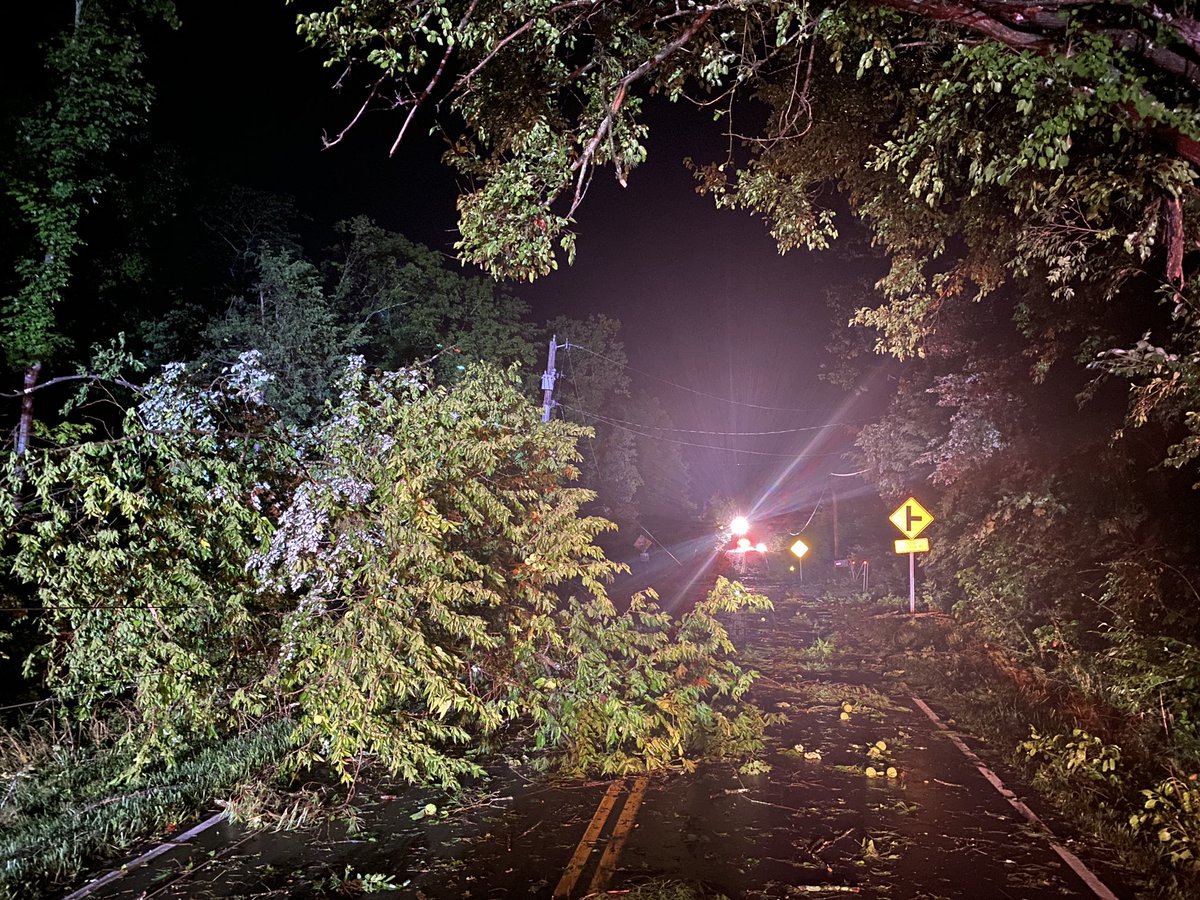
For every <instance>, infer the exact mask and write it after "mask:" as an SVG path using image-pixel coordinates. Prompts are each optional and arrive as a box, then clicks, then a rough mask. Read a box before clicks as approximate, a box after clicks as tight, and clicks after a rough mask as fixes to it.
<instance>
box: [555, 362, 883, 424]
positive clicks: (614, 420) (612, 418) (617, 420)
mask: <svg viewBox="0 0 1200 900" xmlns="http://www.w3.org/2000/svg"><path fill="white" fill-rule="evenodd" d="M567 355H568V356H570V354H569V353H568V354H567ZM559 406H561V407H562V408H563V409H569V410H571V411H572V412H577V413H581V414H582V415H585V416H586V415H589V413H587V412H585V411H584V410H581V409H575V408H574V407H571V406H567V404H565V403H560V404H559ZM608 418H609V420H610V421H611V422H619V423H620V424H622V425H628V426H630V427H631V428H643V429H645V430H646V431H674V432H677V433H679V434H707V435H711V436H713V437H765V436H767V435H780V434H800V433H802V432H807V431H823V430H825V429H827V428H840V427H855V426H858V425H867V424H870V423H869V422H865V421H864V422H829V423H827V424H825V425H804V426H799V427H796V428H779V429H776V430H775V431H706V430H703V429H700V428H673V427H667V426H665V425H648V424H645V423H643V422H630V421H628V420H627V419H617V418H614V417H611V416H610V417H608Z"/></svg>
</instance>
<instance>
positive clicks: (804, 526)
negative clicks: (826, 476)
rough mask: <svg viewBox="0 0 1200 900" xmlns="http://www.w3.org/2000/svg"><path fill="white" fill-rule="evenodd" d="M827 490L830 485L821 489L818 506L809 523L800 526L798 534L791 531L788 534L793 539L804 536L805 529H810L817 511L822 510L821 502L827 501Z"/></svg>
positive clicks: (814, 508)
mask: <svg viewBox="0 0 1200 900" xmlns="http://www.w3.org/2000/svg"><path fill="white" fill-rule="evenodd" d="M827 490H829V486H828V485H826V486H825V487H823V488H821V496H820V497H818V498H817V505H816V506H814V507H813V511H812V515H810V516H809V517H808V521H807V522H805V523H804V524H803V525H801V526H800V530H799V531H796V532H791V531H789V532H788V534H790V535H791V536H792V537H799V536H800V535H802V534H804V529H806V528H808V526H809V525H811V524H812V520H813V519H815V518H816V516H817V510H818V509H820V508H821V501H823V500H824V499H825V492H826V491H827Z"/></svg>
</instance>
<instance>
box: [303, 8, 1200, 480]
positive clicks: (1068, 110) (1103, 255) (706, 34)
mask: <svg viewBox="0 0 1200 900" xmlns="http://www.w3.org/2000/svg"><path fill="white" fill-rule="evenodd" d="M299 30H300V32H301V33H302V34H303V35H304V36H305V37H306V38H307V39H308V40H309V41H310V42H312V43H313V44H315V45H318V46H320V47H321V48H323V50H324V52H325V53H326V54H327V57H328V62H329V64H330V65H331V66H338V67H345V68H346V70H347V72H346V74H343V77H342V80H341V83H342V84H349V83H354V79H355V78H358V79H359V83H360V84H361V85H362V90H363V103H362V108H361V110H360V111H359V113H358V115H357V116H355V117H353V119H352V121H350V122H349V123H348V124H347V125H346V127H345V128H344V129H343V130H342V131H341V132H340V133H339V134H337V135H336V136H334V137H332V138H330V139H328V143H330V144H333V143H337V142H339V141H341V140H342V139H343V138H344V137H345V136H346V134H347V133H348V132H349V131H350V130H351V129H352V127H353V126H354V124H355V123H356V122H357V121H358V120H359V118H360V117H361V115H363V114H364V113H365V112H366V111H367V110H368V109H370V108H372V107H373V106H376V105H379V104H383V105H385V106H391V107H393V108H394V109H395V110H396V111H397V113H398V115H397V118H396V122H397V130H396V139H395V140H396V143H395V144H393V148H392V149H393V150H394V149H395V147H396V146H397V145H398V144H399V142H400V141H401V140H402V139H403V138H404V137H405V135H406V134H408V133H409V132H410V131H411V129H412V123H413V121H414V120H415V117H416V116H417V114H418V111H420V110H421V109H422V108H424V107H429V108H431V109H433V110H435V111H436V113H437V121H438V123H439V125H440V127H441V128H442V130H443V132H444V134H445V135H446V138H447V142H448V149H447V151H446V155H445V158H446V161H447V162H448V163H449V164H450V165H451V166H453V167H454V168H456V169H457V170H458V171H459V172H460V173H462V174H463V175H464V176H466V177H467V179H468V182H467V184H468V186H467V187H466V188H464V190H463V192H462V193H461V195H460V197H459V203H458V205H459V214H460V223H459V228H460V241H459V243H458V249H459V251H460V253H461V255H462V257H463V258H464V259H465V260H467V261H469V262H473V263H477V264H479V265H481V266H483V267H484V268H485V269H487V270H488V271H490V272H492V273H493V274H496V275H505V276H512V277H517V278H534V277H537V276H538V275H542V274H545V273H547V272H549V271H551V270H552V269H554V268H555V267H557V265H558V262H559V259H560V257H564V256H565V257H566V258H567V259H568V260H569V259H571V258H572V256H573V254H574V251H575V233H574V231H573V224H574V220H573V216H574V214H575V211H576V210H577V208H578V206H579V204H580V203H581V202H582V200H583V198H584V195H585V193H586V191H587V189H588V186H589V184H590V182H591V180H592V178H593V177H594V176H595V175H596V174H597V172H599V171H600V170H602V169H604V168H606V167H607V168H609V169H610V170H611V172H612V173H613V175H614V176H615V177H616V178H617V180H618V181H620V182H621V183H622V184H624V183H626V181H627V180H628V178H629V177H630V174H631V172H632V171H633V170H634V169H635V168H636V167H637V165H638V164H639V163H640V162H642V161H643V160H644V159H645V157H646V153H647V148H648V147H649V146H651V138H650V128H651V127H652V125H653V116H648V115H647V109H646V103H647V100H648V98H650V97H652V96H654V95H662V96H665V97H667V98H669V99H671V100H688V101H691V102H693V103H695V104H698V105H700V106H701V107H704V108H707V109H709V110H711V111H712V113H713V115H714V117H715V118H716V119H717V120H722V127H723V128H724V129H725V131H726V133H727V134H728V135H729V136H730V138H731V143H730V151H729V154H728V156H727V157H726V158H723V159H717V160H709V161H698V162H695V163H692V166H693V169H694V171H695V174H696V177H697V185H698V190H700V191H701V192H704V193H708V194H710V195H711V196H713V197H714V199H715V200H716V202H717V203H718V204H719V205H722V206H728V207H736V208H745V209H749V210H751V211H753V212H754V213H756V214H759V215H761V216H762V217H763V218H764V220H765V221H766V223H767V225H768V227H769V229H770V232H771V234H772V236H773V237H774V238H775V240H776V241H777V243H778V244H779V247H780V249H781V250H783V251H786V250H789V249H792V248H796V247H809V248H823V247H825V246H827V245H828V244H829V242H830V241H832V240H833V239H835V238H836V237H837V234H838V227H839V225H838V221H837V215H838V214H839V210H840V211H842V212H843V213H844V211H845V207H846V206H848V207H849V210H850V212H851V213H852V214H853V215H854V216H855V217H856V218H858V219H859V220H861V221H863V222H865V223H866V224H867V225H868V226H869V227H870V228H871V230H872V233H873V237H874V240H875V243H876V245H877V247H878V248H879V249H880V250H881V251H882V252H883V253H884V254H885V255H886V257H887V258H888V260H889V261H890V271H888V272H887V274H886V275H885V276H884V277H883V278H882V279H881V280H880V281H879V282H878V283H877V284H876V285H875V288H876V293H875V295H874V297H873V298H870V297H868V298H866V301H865V302H863V300H862V298H860V302H859V303H858V304H857V305H856V306H857V308H856V309H854V310H853V312H852V315H853V320H854V321H855V322H856V323H858V324H860V325H865V326H869V327H870V328H873V329H874V330H875V333H876V347H875V349H876V350H877V351H879V352H884V353H890V354H892V355H895V356H898V357H900V358H913V357H925V356H927V355H930V354H933V355H937V354H939V353H943V352H949V351H951V350H954V349H955V348H957V349H958V350H961V347H962V345H963V338H962V336H961V335H960V334H959V333H958V332H956V330H955V328H956V325H955V323H956V322H958V321H959V320H960V319H961V318H962V317H961V315H959V314H957V313H956V312H955V310H959V309H969V308H971V305H972V304H973V303H977V302H980V301H982V300H984V299H985V298H990V299H991V300H993V301H995V302H997V303H998V304H999V305H1000V306H1001V307H1003V308H1004V309H1005V310H1006V311H1007V312H1008V313H1011V318H1012V319H1013V321H1014V322H1015V330H1016V332H1017V333H1018V334H1019V335H1020V336H1021V339H1022V343H1021V344H1020V345H1019V346H1017V347H1015V348H1014V351H1013V352H1015V353H1016V355H1017V356H1018V357H1019V358H1024V359H1026V360H1027V362H1028V367H1029V370H1030V371H1031V373H1032V375H1033V376H1034V377H1035V378H1036V379H1040V378H1043V377H1045V375H1046V374H1047V372H1048V371H1049V369H1050V367H1051V366H1052V364H1053V363H1054V362H1055V361H1056V360H1059V359H1062V358H1064V357H1065V358H1070V357H1072V356H1074V357H1076V358H1079V359H1080V360H1081V361H1090V362H1091V363H1092V364H1093V365H1096V366H1099V367H1102V368H1107V369H1108V370H1109V371H1115V372H1119V373H1120V374H1124V375H1130V376H1134V377H1135V378H1137V379H1140V382H1139V383H1140V384H1141V385H1142V386H1143V387H1146V388H1147V390H1146V391H1145V392H1144V393H1143V395H1142V396H1140V397H1139V398H1138V401H1137V405H1136V406H1135V417H1136V416H1137V415H1143V414H1144V413H1146V412H1147V410H1151V411H1152V410H1154V409H1155V408H1158V407H1161V408H1162V409H1163V411H1170V410H1168V409H1167V407H1171V409H1173V410H1174V412H1175V413H1176V414H1177V413H1178V410H1179V408H1181V407H1180V403H1181V402H1182V405H1184V406H1186V405H1187V400H1186V398H1187V397H1190V396H1191V395H1190V393H1189V391H1190V387H1187V386H1188V385H1190V384H1191V379H1190V378H1189V377H1188V376H1187V373H1186V372H1181V369H1180V367H1182V366H1185V365H1192V366H1194V365H1195V363H1194V360H1196V359H1200V355H1198V354H1197V349H1198V348H1200V339H1198V335H1200V320H1197V317H1196V316H1195V314H1194V313H1193V308H1192V305H1191V303H1190V302H1189V301H1188V299H1187V298H1188V297H1189V295H1190V293H1191V291H1190V290H1189V288H1188V285H1187V282H1188V278H1189V273H1190V266H1189V259H1188V254H1189V253H1191V252H1193V251H1194V250H1195V248H1196V242H1197V238H1198V237H1200V233H1198V231H1200V230H1198V228H1197V225H1196V216H1195V208H1196V186H1195V175H1196V167H1197V164H1198V163H1200V114H1198V111H1197V104H1196V100H1197V91H1196V87H1197V83H1198V80H1200V23H1198V22H1197V20H1196V19H1195V17H1194V14H1193V11H1192V8H1191V6H1190V4H1187V3H1182V2H1177V3H1152V2H1142V0H1130V2H1110V3H1079V2H1075V0H1050V2H1040V3H1033V2H1024V0H978V2H947V0H928V2H924V0H849V2H825V3H810V2H779V0H762V2H754V0H723V2H713V3H698V2H686V3H685V2H657V3H641V4H624V3H616V2H606V0H564V2H551V0H529V2H518V3H511V2H504V3H502V2H498V0H462V2H452V3H447V2H432V0H430V2H416V3H408V4H396V3H392V2H384V0H375V2H365V3H364V2H357V0H356V2H349V0H344V2H336V3H333V4H332V5H331V6H330V7H329V8H328V9H326V10H325V11H321V12H314V13H310V14H305V15H302V16H301V17H300V20H299ZM839 195H840V199H839ZM1160 293H1164V294H1166V297H1167V300H1168V302H1169V305H1168V309H1173V314H1171V315H1169V316H1168V315H1160V314H1159V313H1158V312H1157V311H1156V300H1155V298H1156V296H1158V294H1160ZM1148 300H1149V302H1147V301H1148ZM1114 301H1117V302H1114ZM1130 309H1132V310H1134V311H1135V313H1134V315H1133V316H1129V315H1128V311H1129V310H1130ZM1097 310H1105V312H1103V313H1099V314H1098V313H1097ZM1114 310H1115V311H1116V312H1114ZM1114 317H1116V318H1120V319H1122V321H1121V323H1120V325H1119V326H1118V325H1116V324H1114V323H1113V321H1112V320H1113V318H1114ZM1122 317H1123V318H1122ZM1131 321H1133V322H1134V324H1133V325H1132V330H1131V326H1130V322H1131ZM1151 329H1160V330H1162V331H1164V334H1162V335H1158V336H1155V337H1154V338H1153V339H1152V338H1151V336H1149V335H1148V336H1147V338H1146V339H1145V340H1144V341H1143V342H1142V343H1140V344H1137V345H1136V346H1131V345H1134V344H1135V343H1136V337H1137V335H1138V334H1142V333H1143V332H1149V331H1150V330H1151ZM1160 342H1161V343H1162V346H1160ZM1126 348H1128V349H1126ZM1101 354H1104V355H1103V356H1101ZM1189 360H1193V362H1189ZM1176 375H1178V376H1179V377H1175V376H1176ZM1172 404H1174V405H1173V406H1172ZM1190 452H1191V451H1190V450H1189V449H1187V448H1185V449H1184V451H1183V453H1182V456H1184V457H1187V456H1189V454H1190Z"/></svg>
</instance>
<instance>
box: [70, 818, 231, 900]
mask: <svg viewBox="0 0 1200 900" xmlns="http://www.w3.org/2000/svg"><path fill="white" fill-rule="evenodd" d="M226 818H227V816H226V814H225V813H224V812H219V813H217V814H216V815H214V816H209V817H208V818H207V819H205V820H204V821H203V822H201V823H200V824H199V825H197V826H195V827H194V828H189V829H188V830H187V831H185V832H184V833H183V834H181V835H178V836H177V837H174V838H172V839H171V840H169V841H164V842H163V843H161V844H159V845H158V846H157V847H155V848H154V849H153V850H148V851H146V852H145V853H143V854H142V855H141V856H139V857H137V859H131V860H130V861H129V862H127V863H125V864H124V865H123V866H121V868H119V869H113V870H112V871H111V872H109V873H108V874H107V875H101V876H100V877H99V878H97V879H96V880H95V881H92V882H89V883H88V884H85V885H84V886H83V887H81V888H80V889H79V890H77V891H72V892H71V893H69V894H67V896H65V897H63V900H82V898H83V897H87V896H90V895H91V894H93V893H95V892H96V891H98V890H100V888H102V887H104V886H105V885H106V884H112V882H114V881H116V880H117V879H118V878H123V877H124V876H125V875H127V874H128V873H129V872H131V871H132V870H134V869H136V868H137V867H138V866H143V865H145V864H146V863H148V862H150V861H151V860H154V859H157V858H158V857H160V856H162V855H163V854H164V853H168V852H170V851H171V850H174V849H176V848H177V847H181V846H183V844H185V843H187V842H188V841H190V840H191V839H192V838H194V837H195V836H196V835H198V834H201V833H202V832H205V831H208V829H210V828H212V827H213V826H214V825H216V824H218V823H219V822H222V821H224V820H225V819H226Z"/></svg>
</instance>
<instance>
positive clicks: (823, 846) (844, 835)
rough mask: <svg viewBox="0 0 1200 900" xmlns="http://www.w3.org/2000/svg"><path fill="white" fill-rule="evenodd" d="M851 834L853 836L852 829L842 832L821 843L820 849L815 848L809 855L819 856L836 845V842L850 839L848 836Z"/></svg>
mask: <svg viewBox="0 0 1200 900" xmlns="http://www.w3.org/2000/svg"><path fill="white" fill-rule="evenodd" d="M852 834H854V829H853V828H847V829H846V830H845V831H843V832H842V833H841V834H839V835H838V836H837V837H835V838H834V839H833V840H825V841H822V842H821V846H820V847H817V848H816V849H815V850H810V851H809V853H811V854H812V855H813V856H819V855H820V854H822V853H824V852H825V851H826V850H828V849H829V848H830V847H832V846H833V845H834V844H836V843H837V842H838V841H841V840H845V839H846V838H848V837H850V835H852Z"/></svg>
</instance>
